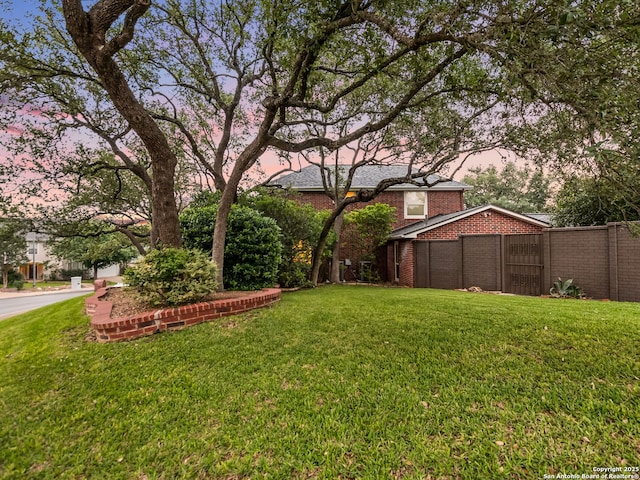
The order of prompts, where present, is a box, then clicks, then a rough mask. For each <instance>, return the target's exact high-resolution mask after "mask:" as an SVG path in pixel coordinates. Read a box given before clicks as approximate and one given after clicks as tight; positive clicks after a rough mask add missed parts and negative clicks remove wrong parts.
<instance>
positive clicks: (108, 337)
mask: <svg viewBox="0 0 640 480" xmlns="http://www.w3.org/2000/svg"><path fill="white" fill-rule="evenodd" d="M106 294H107V288H98V289H97V290H96V292H95V294H94V295H92V296H91V297H89V298H87V299H86V300H85V302H84V305H85V311H86V312H87V315H89V316H91V327H92V328H93V329H94V330H95V332H96V339H97V341H98V342H100V343H109V342H117V341H121V340H132V339H134V338H140V337H144V336H147V335H152V334H154V333H158V332H166V331H168V330H180V329H183V328H186V327H190V326H191V325H197V324H199V323H203V322H209V321H211V320H216V319H218V318H222V317H227V316H229V315H236V314H238V313H242V312H247V311H249V310H253V309H255V308H260V307H266V306H268V305H271V304H273V303H275V302H277V301H279V300H280V290H279V289H277V288H268V289H264V290H261V291H259V292H249V293H247V295H246V296H243V297H237V298H230V299H223V300H215V301H211V302H201V303H195V304H192V305H184V306H182V307H175V308H166V309H162V310H155V311H149V312H143V313H139V314H137V315H132V316H129V317H123V318H110V315H111V308H112V306H113V303H112V302H109V301H107V300H102V297H104V296H105V295H106Z"/></svg>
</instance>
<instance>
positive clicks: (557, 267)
mask: <svg viewBox="0 0 640 480" xmlns="http://www.w3.org/2000/svg"><path fill="white" fill-rule="evenodd" d="M544 248H545V262H544V263H545V265H546V269H545V277H546V281H545V288H544V292H545V293H548V292H549V288H551V286H552V285H553V282H555V281H557V280H558V278H562V279H563V280H566V279H568V278H573V283H574V284H575V285H577V286H579V287H580V288H582V289H583V290H584V292H585V293H586V294H587V295H588V296H590V297H593V298H609V287H610V285H609V233H608V228H607V227H590V228H567V229H565V228H562V229H560V228H557V229H549V230H547V231H546V232H545V233H544Z"/></svg>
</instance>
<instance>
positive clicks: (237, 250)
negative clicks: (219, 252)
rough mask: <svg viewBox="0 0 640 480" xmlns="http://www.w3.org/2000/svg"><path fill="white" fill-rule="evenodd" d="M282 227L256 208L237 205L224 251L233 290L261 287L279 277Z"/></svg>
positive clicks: (226, 280)
mask: <svg viewBox="0 0 640 480" xmlns="http://www.w3.org/2000/svg"><path fill="white" fill-rule="evenodd" d="M281 254H282V243H281V242H280V228H279V227H278V225H277V224H276V222H275V220H273V219H271V218H267V217H263V216H262V215H260V213H258V212H257V211H255V210H253V209H251V208H247V207H239V206H234V207H233V209H232V210H231V215H230V216H229V233H228V234H227V241H226V247H225V251H224V261H225V269H224V283H225V285H226V287H227V288H230V289H232V290H259V289H261V288H265V287H272V286H273V285H275V284H276V283H277V281H278V265H279V264H280V258H281Z"/></svg>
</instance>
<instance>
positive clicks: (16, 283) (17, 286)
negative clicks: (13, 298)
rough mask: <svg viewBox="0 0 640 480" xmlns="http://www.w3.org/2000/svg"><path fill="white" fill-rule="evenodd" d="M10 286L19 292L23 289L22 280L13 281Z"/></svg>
mask: <svg viewBox="0 0 640 480" xmlns="http://www.w3.org/2000/svg"><path fill="white" fill-rule="evenodd" d="M10 286H12V287H13V288H15V289H16V290H18V291H20V290H22V289H23V288H24V280H14V281H13V282H12V283H11V285H10Z"/></svg>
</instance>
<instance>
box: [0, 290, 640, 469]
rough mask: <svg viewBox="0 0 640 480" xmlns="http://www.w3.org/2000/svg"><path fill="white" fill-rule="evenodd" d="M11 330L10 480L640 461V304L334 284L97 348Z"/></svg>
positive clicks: (1, 333)
mask: <svg viewBox="0 0 640 480" xmlns="http://www.w3.org/2000/svg"><path fill="white" fill-rule="evenodd" d="M82 301H83V300H82V299H73V300H70V301H67V302H64V303H60V304H57V305H55V306H52V307H47V308H45V309H41V310H39V311H36V312H35V313H34V312H32V313H28V314H25V315H22V316H20V317H16V318H13V319H9V320H4V321H3V322H1V323H0V355H1V357H0V358H1V360H0V404H1V406H2V412H3V414H2V416H1V417H0V445H1V446H2V448H0V476H2V477H3V478H127V479H130V478H132V479H152V478H154V479H155V478H163V479H172V478H225V479H236V478H257V477H265V478H299V479H307V478H326V479H334V478H367V479H368V478H371V479H377V478H407V479H409V478H411V479H417V478H443V479H444V478H450V479H454V478H465V479H466V478H474V479H475V478H496V479H500V478H517V479H529V478H531V479H541V478H543V476H544V475H545V474H558V473H564V474H579V475H582V474H592V473H593V469H594V468H595V467H618V466H621V467H625V466H626V467H636V466H639V465H640V462H639V461H638V458H640V380H639V377H640V348H639V345H640V305H638V304H624V303H604V302H595V301H573V300H554V299H540V298H526V297H509V296H492V295H479V294H465V293H460V292H449V291H437V290H419V289H415V290H410V289H384V288H375V287H357V286H356V287H325V288H320V289H315V290H309V291H302V292H297V293H292V294H286V295H284V296H283V299H282V302H281V303H280V304H278V305H277V306H275V307H272V308H269V309H265V310H260V311H255V312H252V313H250V314H246V315H242V316H239V317H230V318H229V319H227V320H225V321H223V322H221V323H210V324H205V325H200V326H197V327H194V328H191V329H188V330H184V331H181V332H174V333H169V334H162V335H157V336H153V337H149V338H146V339H143V340H139V341H134V342H128V343H120V344H111V345H98V344H94V343H87V342H85V340H84V337H85V334H86V331H87V318H86V317H84V316H83V315H82V313H81V305H82Z"/></svg>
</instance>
